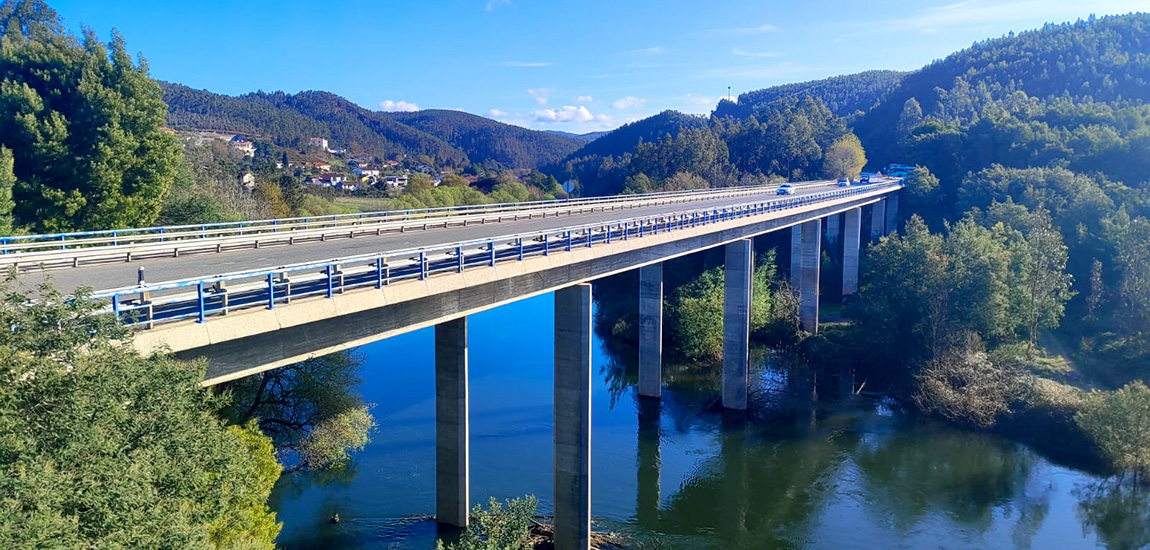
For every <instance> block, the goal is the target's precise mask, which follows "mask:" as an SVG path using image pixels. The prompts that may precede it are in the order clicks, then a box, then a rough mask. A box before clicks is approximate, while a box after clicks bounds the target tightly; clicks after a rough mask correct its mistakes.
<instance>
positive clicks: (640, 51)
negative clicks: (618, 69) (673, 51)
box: [620, 46, 667, 55]
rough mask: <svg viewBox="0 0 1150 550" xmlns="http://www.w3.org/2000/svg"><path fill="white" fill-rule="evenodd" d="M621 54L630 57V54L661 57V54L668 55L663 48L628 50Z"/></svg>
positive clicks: (652, 47)
mask: <svg viewBox="0 0 1150 550" xmlns="http://www.w3.org/2000/svg"><path fill="white" fill-rule="evenodd" d="M620 53H622V54H623V55H629V54H639V55H659V54H661V53H667V50H665V49H663V47H662V46H651V47H650V48H639V49H637V50H627V51H625V52H620Z"/></svg>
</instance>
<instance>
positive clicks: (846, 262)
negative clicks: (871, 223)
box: [843, 208, 862, 298]
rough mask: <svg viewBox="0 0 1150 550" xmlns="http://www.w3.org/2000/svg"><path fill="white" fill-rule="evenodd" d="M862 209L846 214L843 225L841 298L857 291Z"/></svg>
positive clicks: (853, 209) (852, 209) (852, 210)
mask: <svg viewBox="0 0 1150 550" xmlns="http://www.w3.org/2000/svg"><path fill="white" fill-rule="evenodd" d="M861 234H862V208H851V209H850V210H847V212H846V220H845V221H844V224H843V298H846V297H847V296H853V295H855V294H858V291H859V247H860V246H861V245H862V241H861Z"/></svg>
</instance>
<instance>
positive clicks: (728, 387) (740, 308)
mask: <svg viewBox="0 0 1150 550" xmlns="http://www.w3.org/2000/svg"><path fill="white" fill-rule="evenodd" d="M804 234H805V232H804ZM754 269H755V267H754V249H753V247H752V246H751V240H750V239H744V240H741V241H735V242H733V243H730V244H728V245H727V246H726V264H725V267H724V270H725V274H724V284H723V407H724V408H727V409H736V410H744V409H746V408H747V376H748V374H747V371H748V368H749V363H750V341H751V292H752V291H753V288H752V284H751V276H752V274H753V273H754Z"/></svg>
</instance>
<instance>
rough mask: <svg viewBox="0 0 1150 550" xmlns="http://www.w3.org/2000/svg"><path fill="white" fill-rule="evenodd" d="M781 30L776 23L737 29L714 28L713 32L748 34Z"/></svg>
mask: <svg viewBox="0 0 1150 550" xmlns="http://www.w3.org/2000/svg"><path fill="white" fill-rule="evenodd" d="M777 30H779V28H778V27H776V26H774V25H759V26H757V27H740V28H736V29H714V30H712V31H711V32H712V33H715V34H733V35H739V36H746V35H750V34H765V33H768V32H775V31H777Z"/></svg>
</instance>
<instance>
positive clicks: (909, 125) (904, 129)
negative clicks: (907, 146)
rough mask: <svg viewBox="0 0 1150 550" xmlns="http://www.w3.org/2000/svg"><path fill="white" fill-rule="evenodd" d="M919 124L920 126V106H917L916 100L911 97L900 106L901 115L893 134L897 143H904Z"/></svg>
mask: <svg viewBox="0 0 1150 550" xmlns="http://www.w3.org/2000/svg"><path fill="white" fill-rule="evenodd" d="M919 124H922V105H919V104H918V100H917V99H915V98H913V97H912V98H910V99H908V100H906V103H903V104H902V114H900V115H899V117H898V123H897V124H896V125H895V132H896V135H897V136H898V139H899V141H906V139H907V138H908V137H910V133H911V132H912V131H913V130H914V129H915V128H917V127H918V125H919Z"/></svg>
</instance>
